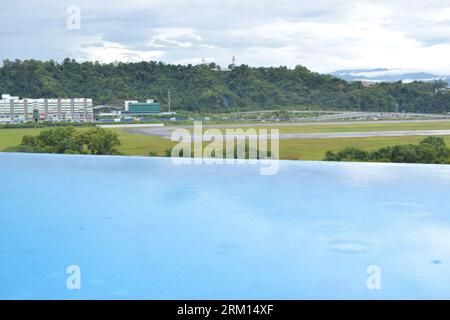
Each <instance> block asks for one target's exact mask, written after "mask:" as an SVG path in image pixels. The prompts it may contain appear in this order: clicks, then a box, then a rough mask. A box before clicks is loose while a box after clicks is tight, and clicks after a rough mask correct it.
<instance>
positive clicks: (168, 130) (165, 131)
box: [126, 125, 450, 140]
mask: <svg viewBox="0 0 450 320" xmlns="http://www.w3.org/2000/svg"><path fill="white" fill-rule="evenodd" d="M249 126H250V125H248V126H244V125H233V126H224V127H229V128H238V127H249ZM253 126H254V125H253ZM209 127H214V128H220V127H221V126H204V128H209ZM176 128H181V127H158V128H134V129H126V130H127V132H130V133H134V134H142V135H147V136H156V137H161V138H166V139H170V138H171V134H172V131H173V130H174V129H176ZM183 128H185V129H187V128H191V127H190V126H186V127H183ZM447 135H450V130H408V131H371V132H329V133H328V132H327V133H284V134H280V139H283V140H287V139H337V138H367V137H402V136H447Z"/></svg>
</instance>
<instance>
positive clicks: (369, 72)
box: [330, 68, 450, 84]
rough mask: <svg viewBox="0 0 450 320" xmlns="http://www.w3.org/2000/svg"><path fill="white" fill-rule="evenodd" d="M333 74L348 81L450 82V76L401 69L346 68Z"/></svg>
mask: <svg viewBox="0 0 450 320" xmlns="http://www.w3.org/2000/svg"><path fill="white" fill-rule="evenodd" d="M330 74H331V75H332V76H334V77H337V78H341V79H343V80H346V81H374V82H397V81H402V82H404V83H409V82H413V81H423V82H432V81H437V80H443V81H446V82H447V83H449V84H450V76H447V75H437V74H432V73H427V72H408V71H404V70H400V69H386V68H376V69H345V70H338V71H335V72H332V73H330Z"/></svg>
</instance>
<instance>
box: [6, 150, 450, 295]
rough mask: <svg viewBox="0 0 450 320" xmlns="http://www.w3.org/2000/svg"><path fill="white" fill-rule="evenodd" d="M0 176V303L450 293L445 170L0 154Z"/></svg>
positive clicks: (449, 187) (448, 177)
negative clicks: (73, 273)
mask: <svg viewBox="0 0 450 320" xmlns="http://www.w3.org/2000/svg"><path fill="white" fill-rule="evenodd" d="M0 168H2V169H1V171H0V185H1V190H0V298H2V299H19V298H29V299H131V298H137V299H311V298H325V299H349V298H356V299H381V298H387V299H391V298H402V299H407V298H425V299H431V298H438V299H439V298H447V299H449V298H450V197H449V196H450V166H439V165H394V164H357V163H326V162H301V161H298V162H296V161H295V162H294V161H281V164H280V171H279V173H278V174H277V175H274V176H261V175H260V174H259V172H260V170H259V169H260V167H259V166H258V165H184V166H183V165H181V166H175V165H174V164H172V162H171V161H170V159H165V158H139V157H96V156H62V155H27V154H7V153H3V154H0ZM71 265H75V266H79V268H80V278H79V280H80V284H81V289H80V290H70V289H68V288H67V287H66V281H67V279H68V277H70V274H68V273H67V272H66V271H67V268H68V266H71ZM370 266H376V267H377V268H378V271H379V272H377V277H378V278H377V279H378V283H379V284H380V285H379V286H378V288H379V289H377V288H375V289H369V287H368V286H367V282H368V279H369V278H370V277H371V274H368V273H367V270H368V268H369V270H370Z"/></svg>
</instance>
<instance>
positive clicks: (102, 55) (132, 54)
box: [76, 39, 165, 63]
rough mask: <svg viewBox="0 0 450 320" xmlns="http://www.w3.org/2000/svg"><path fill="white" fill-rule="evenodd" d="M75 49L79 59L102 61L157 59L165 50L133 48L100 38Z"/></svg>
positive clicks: (162, 55) (160, 57) (161, 56)
mask: <svg viewBox="0 0 450 320" xmlns="http://www.w3.org/2000/svg"><path fill="white" fill-rule="evenodd" d="M76 51H77V56H78V58H79V59H80V60H88V61H99V62H103V63H111V62H116V61H123V62H137V61H142V60H144V61H150V60H158V59H162V58H163V57H164V55H165V52H164V51H161V50H149V51H142V50H133V49H130V48H127V47H126V46H124V45H123V44H120V43H116V42H111V41H105V40H102V39H97V40H94V41H90V42H89V43H87V44H81V45H80V47H79V48H78V49H76Z"/></svg>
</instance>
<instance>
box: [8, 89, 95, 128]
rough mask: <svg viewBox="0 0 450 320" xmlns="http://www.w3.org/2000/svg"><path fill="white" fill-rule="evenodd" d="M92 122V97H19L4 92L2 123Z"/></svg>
mask: <svg viewBox="0 0 450 320" xmlns="http://www.w3.org/2000/svg"><path fill="white" fill-rule="evenodd" d="M29 121H32V122H39V121H50V122H66V121H67V122H91V121H94V113H93V109H92V99H87V98H72V99H61V98H57V99H47V98H42V99H28V98H24V99H19V97H15V96H10V95H9V94H2V99H1V100H0V123H21V122H29Z"/></svg>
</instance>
